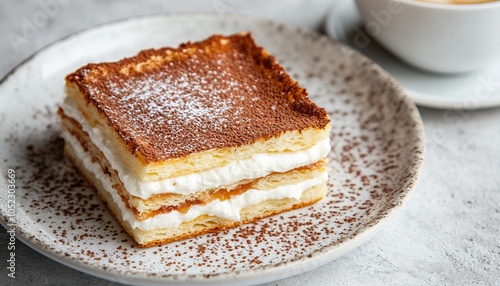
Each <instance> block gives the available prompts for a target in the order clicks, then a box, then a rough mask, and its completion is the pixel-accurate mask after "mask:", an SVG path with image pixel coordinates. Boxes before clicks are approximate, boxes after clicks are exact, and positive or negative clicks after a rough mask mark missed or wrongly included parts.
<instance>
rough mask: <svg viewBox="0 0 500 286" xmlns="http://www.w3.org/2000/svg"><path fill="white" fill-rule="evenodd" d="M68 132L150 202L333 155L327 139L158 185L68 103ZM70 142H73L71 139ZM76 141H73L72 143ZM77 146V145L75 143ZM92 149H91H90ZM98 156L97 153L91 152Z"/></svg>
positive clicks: (65, 116)
mask: <svg viewBox="0 0 500 286" xmlns="http://www.w3.org/2000/svg"><path fill="white" fill-rule="evenodd" d="M59 116H60V117H61V119H62V120H61V121H62V123H63V125H64V126H65V128H66V129H67V130H69V131H70V132H71V133H72V134H74V135H75V136H77V137H79V141H80V142H88V143H87V144H89V145H90V144H91V146H90V147H92V149H97V150H98V151H100V152H99V153H102V155H103V157H104V158H103V159H102V160H101V161H104V160H106V161H107V162H108V163H109V167H111V168H113V169H115V170H117V173H118V176H119V178H120V181H121V182H122V183H123V187H124V188H125V189H126V190H127V192H128V193H129V194H130V195H132V196H135V197H139V198H142V199H149V198H151V197H153V196H155V195H159V194H164V193H172V194H173V193H176V194H181V195H190V194H193V193H196V192H200V191H205V190H210V189H215V188H228V189H231V188H234V186H235V184H239V183H240V182H241V181H242V180H252V179H256V178H260V177H264V176H267V175H269V174H271V173H275V172H279V173H282V172H287V171H289V170H293V169H295V168H298V167H301V166H306V165H310V164H313V163H315V162H317V161H319V160H321V159H323V158H324V157H326V155H327V154H328V152H329V151H330V144H329V139H328V138H327V139H324V140H323V141H320V142H318V143H317V144H316V145H313V146H312V147H309V148H306V149H303V150H298V151H288V152H268V153H256V154H253V155H252V156H251V157H250V158H248V159H245V160H242V161H236V162H232V163H229V164H228V165H224V166H218V167H215V168H213V169H209V170H204V171H200V172H197V173H191V174H186V175H180V176H176V177H171V178H165V179H159V180H156V181H148V182H144V181H141V180H140V179H139V178H137V176H136V175H135V174H134V173H132V172H131V171H130V169H129V168H127V166H125V165H124V164H123V163H122V162H121V161H120V156H119V154H117V152H116V150H114V149H113V148H111V147H112V146H111V145H110V144H109V142H108V141H107V140H106V139H105V138H104V137H103V136H102V133H101V132H99V129H98V128H91V127H90V125H89V124H88V122H86V120H85V118H84V117H83V115H82V113H81V112H80V111H79V110H78V109H77V107H76V106H75V105H74V104H72V102H71V101H69V100H66V101H65V104H64V105H63V106H62V110H61V111H60V112H59ZM67 140H71V139H70V138H68V139H67ZM73 141H74V140H73ZM73 144H75V143H73ZM90 147H89V148H90ZM92 153H94V154H97V153H98V152H97V151H94V152H92Z"/></svg>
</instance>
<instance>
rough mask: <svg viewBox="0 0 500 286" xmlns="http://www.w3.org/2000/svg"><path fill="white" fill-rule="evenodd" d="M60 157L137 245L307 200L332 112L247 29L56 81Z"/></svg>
mask: <svg viewBox="0 0 500 286" xmlns="http://www.w3.org/2000/svg"><path fill="white" fill-rule="evenodd" d="M66 93H67V96H66V98H65V100H64V103H63V104H62V106H61V107H60V109H59V112H58V115H59V118H60V121H61V125H62V136H63V138H64V139H65V143H66V144H65V154H66V156H67V157H68V158H70V159H71V160H72V161H73V162H74V163H75V165H76V166H77V167H78V169H79V170H80V172H81V173H82V174H83V175H84V176H85V177H86V178H87V179H88V181H89V182H90V183H92V185H93V186H95V188H96V189H97V192H98V195H99V197H100V198H101V199H102V200H103V201H104V202H105V203H106V204H107V206H108V208H109V209H110V211H111V212H112V213H113V215H114V216H115V217H116V219H117V220H118V221H119V223H120V224H121V225H122V226H123V228H124V229H125V230H126V231H127V232H128V233H129V234H130V236H132V237H133V238H134V239H135V240H136V242H137V243H138V244H139V245H140V246H142V247H148V246H153V245H158V244H163V243H167V242H171V241H174V240H179V239H184V238H189V237H192V236H195V235H200V234H203V233H207V232H214V231H220V230H223V229H226V228H229V227H234V226H237V225H239V224H242V223H250V222H254V221H256V220H258V219H261V218H264V217H267V216H270V215H274V214H277V213H281V212H284V211H287V210H292V209H296V208H300V207H303V206H306V205H310V204H312V203H314V202H316V201H318V200H320V199H321V198H322V197H324V196H325V193H326V184H327V179H328V175H327V170H326V159H325V158H326V156H327V154H328V152H329V151H330V142H329V137H328V135H329V130H330V119H329V117H328V115H327V113H326V111H325V110H324V109H322V108H320V107H318V106H317V105H315V104H314V103H313V102H312V101H311V100H310V99H309V98H308V96H307V92H306V90H305V89H303V88H301V87H300V86H299V85H298V83H297V82H295V81H294V80H292V79H291V78H290V76H289V75H288V74H287V73H286V71H285V70H284V69H283V68H282V67H281V66H280V65H279V64H278V62H277V61H276V60H275V58H274V57H273V56H271V55H270V54H269V53H268V52H267V51H265V50H264V49H263V48H261V47H259V46H257V45H256V44H255V42H254V40H253V38H252V37H251V35H250V34H248V33H242V34H237V35H231V36H220V35H214V36H212V37H210V38H208V39H206V40H203V41H200V42H196V43H190V42H188V43H185V44H181V45H180V46H179V47H178V48H161V49H152V50H145V51H141V52H140V53H139V54H138V55H136V56H134V57H131V58H126V59H123V60H120V61H117V62H112V63H100V64H88V65H86V66H84V67H82V68H80V69H78V70H77V71H76V72H74V73H72V74H70V75H68V76H67V77H66Z"/></svg>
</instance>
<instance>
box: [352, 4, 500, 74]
mask: <svg viewBox="0 0 500 286" xmlns="http://www.w3.org/2000/svg"><path fill="white" fill-rule="evenodd" d="M356 4H357V6H358V10H359V12H360V14H361V16H362V18H363V20H364V22H365V28H366V30H367V32H368V34H369V35H371V36H372V37H373V38H374V39H375V40H376V41H377V42H378V43H380V44H381V45H382V46H383V47H384V48H386V49H387V50H388V51H390V52H391V53H393V54H394V55H395V56H397V57H398V58H400V59H402V60H403V61H405V62H407V63H409V64H411V65H413V66H416V67H418V68H421V69H424V70H428V71H431V72H437V73H462V72H468V71H473V70H477V69H480V68H483V67H486V66H488V65H490V64H492V63H494V62H495V61H497V60H500V1H495V2H488V3H483V4H460V5H458V4H437V3H429V2H422V1H418V0H356Z"/></svg>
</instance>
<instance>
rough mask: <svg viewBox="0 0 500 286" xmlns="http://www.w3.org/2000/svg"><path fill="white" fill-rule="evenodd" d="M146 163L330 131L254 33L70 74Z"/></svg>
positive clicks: (317, 109) (145, 54)
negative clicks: (296, 133)
mask: <svg viewBox="0 0 500 286" xmlns="http://www.w3.org/2000/svg"><path fill="white" fill-rule="evenodd" d="M66 82H67V84H74V85H76V86H77V87H78V88H79V90H80V92H81V93H82V94H83V96H84V97H85V102H86V103H87V104H88V105H93V106H95V107H96V108H97V110H98V111H99V112H100V113H101V114H102V115H104V117H105V118H106V119H107V121H108V124H109V125H110V126H111V127H112V128H113V129H114V130H115V131H116V132H117V134H118V135H119V137H120V138H121V139H123V141H124V142H125V144H126V145H127V148H128V150H129V151H130V152H131V153H133V154H134V155H136V156H141V157H143V158H144V160H145V161H146V162H147V163H150V162H159V161H162V160H166V159H172V158H178V157H183V156H186V155H189V154H192V153H196V152H201V151H208V150H212V149H215V148H224V147H237V146H241V145H244V144H252V143H255V142H256V141H258V140H265V139H268V138H271V137H273V136H279V135H281V134H282V133H284V132H286V131H291V130H304V129H307V128H324V127H325V126H327V125H328V123H329V122H330V119H329V117H328V115H327V114H326V111H325V110H324V109H323V108H320V107H318V106H317V105H316V104H314V103H313V102H311V100H310V99H309V98H308V96H307V92H306V90H305V89H303V88H301V87H300V86H299V85H298V84H297V82H295V81H294V80H292V79H291V78H290V76H289V75H288V74H287V73H286V71H285V70H284V69H283V67H281V66H280V65H279V64H278V62H277V61H276V60H275V58H274V57H273V56H271V55H269V54H268V53H267V52H266V51H265V50H264V49H263V48H261V47H259V46H257V45H256V44H255V42H254V40H253V38H252V36H251V35H250V34H248V33H241V34H237V35H232V36H227V37H226V36H220V35H214V36H212V37H210V38H208V39H206V40H203V41H201V42H196V43H191V42H188V43H184V44H181V45H180V46H179V48H162V49H157V50H155V49H151V50H144V51H141V52H140V53H139V54H138V55H136V56H135V57H131V58H126V59H123V60H120V61H117V62H112V63H100V64H88V65H86V66H84V67H82V68H80V69H78V70H77V71H76V72H74V73H72V74H69V75H68V76H67V77H66Z"/></svg>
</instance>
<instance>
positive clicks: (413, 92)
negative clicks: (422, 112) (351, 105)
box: [326, 1, 500, 109]
mask: <svg viewBox="0 0 500 286" xmlns="http://www.w3.org/2000/svg"><path fill="white" fill-rule="evenodd" d="M326 32H327V34H328V35H329V36H330V37H331V38H334V39H337V40H339V41H341V42H343V43H345V44H347V45H348V46H349V47H351V48H353V49H355V50H357V51H359V52H361V53H362V54H364V55H365V56H367V57H369V58H371V59H372V60H374V61H375V62H377V63H378V64H379V65H380V66H382V67H383V68H384V69H385V70H387V71H388V72H389V73H390V74H391V75H392V76H393V77H394V78H396V80H397V81H399V83H400V84H401V86H402V87H403V88H404V89H405V90H406V92H407V93H408V95H409V96H410V97H411V98H413V100H414V101H415V103H416V104H418V105H420V106H426V107H433V108H443V109H477V108H487V107H495V106H500V62H499V63H495V64H492V65H491V66H490V67H488V68H486V69H484V70H481V71H477V72H472V73H467V74H460V75H437V74H432V73H427V72H424V71H421V70H418V69H416V68H413V67H411V66H409V65H407V64H405V63H403V62H401V61H399V60H398V59H396V58H395V57H394V56H393V55H391V54H389V53H388V52H386V51H385V50H384V49H382V48H381V47H380V46H379V45H378V44H377V43H376V42H375V41H374V40H373V39H370V38H368V37H367V36H366V33H365V32H364V24H363V22H362V20H361V16H360V15H359V13H358V11H357V8H356V4H355V3H354V1H337V3H336V5H334V7H333V8H332V11H331V12H330V14H329V16H328V18H327V22H326Z"/></svg>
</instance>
